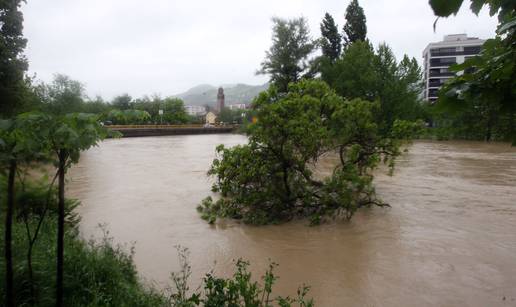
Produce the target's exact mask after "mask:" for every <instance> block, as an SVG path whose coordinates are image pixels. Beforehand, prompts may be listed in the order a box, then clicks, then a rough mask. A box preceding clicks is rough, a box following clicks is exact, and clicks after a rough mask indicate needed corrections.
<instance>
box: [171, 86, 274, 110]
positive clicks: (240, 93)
mask: <svg viewBox="0 0 516 307" xmlns="http://www.w3.org/2000/svg"><path fill="white" fill-rule="evenodd" d="M222 87H223V88H224V94H225V96H226V105H230V104H237V103H246V104H248V103H251V102H252V101H253V99H254V97H256V96H257V95H258V94H259V93H260V92H262V91H264V90H266V89H267V88H268V87H269V85H268V84H263V85H247V84H227V85H222ZM217 90H218V87H216V86H212V85H209V84H201V85H197V86H195V87H193V88H191V89H189V90H188V91H186V92H184V93H181V94H178V95H176V97H178V98H181V99H182V100H183V101H184V103H185V105H198V106H203V105H210V106H215V103H216V102H217Z"/></svg>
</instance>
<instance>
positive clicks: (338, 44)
mask: <svg viewBox="0 0 516 307" xmlns="http://www.w3.org/2000/svg"><path fill="white" fill-rule="evenodd" d="M321 35H322V42H321V49H322V54H323V56H325V57H326V58H328V59H329V60H330V61H332V62H333V61H335V60H337V59H338V58H339V56H340V52H341V50H342V37H341V36H340V34H339V29H338V28H337V25H336V24H335V20H333V17H332V16H331V15H330V14H329V13H326V14H325V15H324V19H323V20H322V22H321Z"/></svg>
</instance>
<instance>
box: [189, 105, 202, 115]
mask: <svg viewBox="0 0 516 307" xmlns="http://www.w3.org/2000/svg"><path fill="white" fill-rule="evenodd" d="M185 111H186V113H187V114H188V115H191V116H202V115H205V114H206V108H205V107H204V106H185Z"/></svg>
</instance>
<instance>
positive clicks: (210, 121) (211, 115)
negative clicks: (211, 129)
mask: <svg viewBox="0 0 516 307" xmlns="http://www.w3.org/2000/svg"><path fill="white" fill-rule="evenodd" d="M205 118H206V123H207V124H211V125H213V124H215V121H216V120H217V115H215V113H213V112H208V113H206V116H205Z"/></svg>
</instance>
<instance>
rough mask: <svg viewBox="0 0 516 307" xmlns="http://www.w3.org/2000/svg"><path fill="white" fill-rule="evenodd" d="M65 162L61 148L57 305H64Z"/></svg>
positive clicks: (63, 151)
mask: <svg viewBox="0 0 516 307" xmlns="http://www.w3.org/2000/svg"><path fill="white" fill-rule="evenodd" d="M65 163H66V152H65V150H64V149H61V150H59V201H58V217H57V276H56V306H57V307H61V306H63V262H64V215H65V212H64V211H65V210H64V209H65V198H64V189H65Z"/></svg>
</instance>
